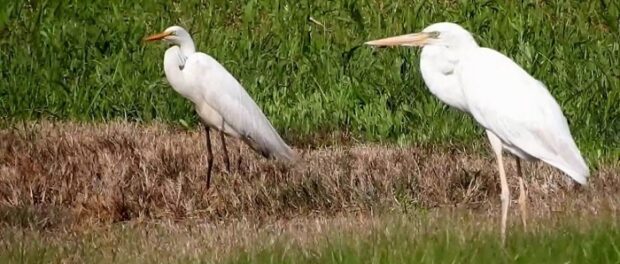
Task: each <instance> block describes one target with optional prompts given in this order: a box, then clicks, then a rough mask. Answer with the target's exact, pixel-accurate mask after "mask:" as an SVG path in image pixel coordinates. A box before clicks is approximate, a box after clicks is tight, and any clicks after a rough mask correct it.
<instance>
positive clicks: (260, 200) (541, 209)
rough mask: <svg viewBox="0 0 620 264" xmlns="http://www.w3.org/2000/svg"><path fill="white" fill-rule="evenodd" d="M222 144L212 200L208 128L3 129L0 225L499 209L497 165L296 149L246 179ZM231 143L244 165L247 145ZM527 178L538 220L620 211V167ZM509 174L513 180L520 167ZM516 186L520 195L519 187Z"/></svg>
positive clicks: (410, 151) (420, 154)
mask: <svg viewBox="0 0 620 264" xmlns="http://www.w3.org/2000/svg"><path fill="white" fill-rule="evenodd" d="M214 142H216V143H215V146H214V147H215V150H216V151H215V153H216V160H215V164H216V168H215V169H214V176H213V177H214V178H213V180H214V181H213V186H214V188H212V189H210V190H208V191H206V190H205V187H206V186H205V185H206V184H205V177H204V175H205V173H206V168H205V166H206V164H205V162H204V161H205V152H204V138H203V134H202V132H201V131H199V130H195V131H184V130H179V129H174V128H170V127H166V126H163V125H148V126H144V125H138V124H132V123H110V124H86V125H82V124H75V123H40V124H33V123H30V124H28V125H26V127H20V128H10V129H3V130H1V131H0V223H2V225H3V226H28V227H34V228H36V229H54V228H69V227H84V226H92V225H93V224H94V225H99V224H106V223H113V222H119V221H126V220H134V221H138V222H140V221H146V220H152V219H164V220H171V221H177V220H188V219H200V220H204V221H206V222H208V223H214V224H217V223H231V221H241V220H251V221H253V222H265V221H262V220H266V219H269V221H286V220H287V219H298V218H300V217H305V216H312V217H329V216H333V215H338V214H347V215H351V214H357V213H362V214H368V213H374V212H386V211H408V210H418V209H428V208H436V207H444V208H445V207H448V208H450V207H463V208H467V209H473V210H474V211H478V212H484V213H489V212H496V211H497V210H498V208H497V205H498V200H499V198H498V194H499V186H498V181H497V180H496V179H497V175H496V167H495V163H494V162H495V161H494V159H493V158H492V157H491V156H489V155H484V154H472V153H466V152H463V151H460V150H457V149H445V148H442V149H432V148H418V147H409V148H397V147H384V146H353V147H340V148H325V149H315V150H310V149H307V150H299V151H300V152H301V153H302V155H303V160H304V162H302V163H300V164H299V165H297V166H296V167H294V168H287V167H285V166H284V165H282V164H279V163H277V162H273V161H268V160H265V159H262V158H260V157H259V156H257V155H256V154H254V153H251V151H250V150H249V149H248V148H246V147H243V148H242V150H243V151H242V154H241V155H242V158H243V161H242V168H241V172H238V171H237V168H236V166H233V173H231V174H227V173H225V172H223V171H222V167H223V166H222V165H223V163H222V155H221V152H219V149H220V147H219V140H214ZM228 142H229V150H230V151H231V155H232V157H231V158H232V159H233V160H236V159H237V157H238V155H239V154H238V152H237V151H236V150H237V149H238V147H237V146H238V145H236V142H235V143H234V142H232V141H230V140H229V141H228ZM525 169H526V172H527V174H528V175H529V177H528V178H527V183H528V186H529V194H530V205H531V206H530V207H531V208H532V209H533V211H534V214H547V213H549V212H554V211H559V210H567V209H570V210H574V209H578V210H579V211H580V212H582V213H586V214H590V213H598V212H600V211H602V210H607V209H611V210H613V211H616V210H617V208H618V204H619V202H620V199H619V196H618V193H619V188H620V179H619V178H618V174H620V165H619V164H609V165H606V166H604V167H602V168H600V169H599V170H597V171H595V172H594V173H593V175H592V177H591V180H590V183H591V184H590V186H589V187H588V188H575V187H573V186H572V185H571V184H568V183H567V181H565V180H564V177H563V176H561V174H560V173H559V172H558V171H557V170H554V169H552V168H550V167H549V166H546V165H543V164H542V163H530V164H527V165H526V166H525ZM507 170H508V172H509V175H514V161H513V160H510V163H509V165H508V168H507ZM509 179H510V183H511V187H512V188H513V194H516V192H515V190H516V186H517V185H516V181H515V179H514V177H509ZM513 196H514V195H513ZM513 208H514V207H513ZM515 211H516V210H515Z"/></svg>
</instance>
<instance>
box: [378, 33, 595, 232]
mask: <svg viewBox="0 0 620 264" xmlns="http://www.w3.org/2000/svg"><path fill="white" fill-rule="evenodd" d="M366 44H368V45H373V46H422V47H423V50H422V55H421V59H420V68H421V72H422V77H423V78H424V82H425V83H426V85H427V86H428V88H429V90H430V91H431V92H432V93H433V94H434V95H436V96H437V97H438V98H439V99H440V100H442V101H444V102H445V103H447V104H449V105H451V106H454V107H456V108H458V109H460V110H462V111H465V112H469V113H470V114H471V115H472V116H473V117H474V119H475V120H476V121H477V122H478V123H479V124H480V125H481V126H483V127H484V128H485V129H486V132H487V135H488V138H489V141H490V143H491V146H492V148H493V151H494V153H495V154H496V156H497V160H498V170H499V174H500V183H501V187H502V194H501V198H502V239H504V237H505V225H506V215H507V210H508V205H509V190H508V185H507V181H506V176H505V171H504V165H503V158H502V150H507V151H509V152H511V153H513V154H514V155H516V156H517V157H518V158H521V159H525V160H536V159H538V160H542V161H544V162H546V163H548V164H550V165H552V166H554V167H556V168H558V169H560V170H561V171H563V172H564V173H566V174H567V175H569V176H570V177H571V178H573V179H574V180H575V181H577V182H578V183H580V184H586V179H587V177H588V175H589V169H588V167H587V165H586V163H585V161H584V159H583V158H582V156H581V153H580V152H579V149H578V148H577V146H576V144H575V142H574V140H573V138H572V136H571V133H570V129H569V127H568V123H567V121H566V118H565V117H564V115H563V113H562V110H561V109H560V106H559V105H558V103H557V102H556V101H555V99H554V98H553V97H552V96H551V94H550V93H549V91H548V90H547V88H546V87H545V86H544V84H542V83H541V82H540V81H538V80H536V79H535V78H534V77H532V76H530V75H529V74H528V73H527V72H526V71H525V70H523V69H522V68H521V67H520V66H519V65H517V64H516V63H515V62H514V61H512V60H511V59H510V58H508V57H506V56H505V55H503V54H501V53H499V52H497V51H495V50H492V49H489V48H482V47H479V46H478V43H477V42H476V41H475V40H474V38H473V36H472V35H471V34H470V33H469V32H468V31H467V30H465V29H463V28H462V27H461V26H459V25H457V24H454V23H447V22H444V23H437V24H433V25H430V26H428V27H427V28H425V29H424V30H423V31H422V32H420V33H416V34H407V35H401V36H396V37H390V38H384V39H379V40H373V41H369V42H367V43H366ZM517 165H518V166H517V167H518V171H519V175H520V174H521V169H520V163H519V160H518V159H517ZM519 179H520V180H521V185H520V188H521V198H520V199H519V200H520V201H519V203H520V205H521V206H522V207H521V209H522V217H524V215H525V207H524V206H525V195H524V194H525V192H524V187H523V184H522V179H521V177H519ZM523 222H524V224H525V217H524V218H523Z"/></svg>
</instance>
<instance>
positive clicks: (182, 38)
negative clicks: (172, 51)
mask: <svg viewBox="0 0 620 264" xmlns="http://www.w3.org/2000/svg"><path fill="white" fill-rule="evenodd" d="M157 40H163V41H165V42H168V43H170V44H172V45H181V44H183V43H185V42H188V41H192V37H191V36H190V35H189V33H188V32H187V30H185V29H184V28H182V27H179V26H171V27H169V28H167V29H166V30H164V31H163V32H161V33H158V34H154V35H151V36H148V37H146V38H144V41H148V42H152V41H157Z"/></svg>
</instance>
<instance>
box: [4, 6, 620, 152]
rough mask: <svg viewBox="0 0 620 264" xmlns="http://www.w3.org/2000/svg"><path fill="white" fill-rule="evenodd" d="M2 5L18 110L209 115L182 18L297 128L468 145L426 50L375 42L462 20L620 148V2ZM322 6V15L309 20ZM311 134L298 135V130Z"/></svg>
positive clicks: (178, 119)
mask: <svg viewBox="0 0 620 264" xmlns="http://www.w3.org/2000/svg"><path fill="white" fill-rule="evenodd" d="M5 5H6V7H7V8H3V9H2V14H0V34H2V38H0V79H2V82H0V85H1V87H0V113H2V115H4V116H5V117H7V118H8V119H9V120H15V119H17V120H21V119H38V118H42V117H45V118H51V119H74V120H76V119H77V120H95V121H101V120H110V119H117V118H118V119H124V120H136V121H150V120H154V119H157V120H161V121H163V122H168V123H176V124H186V123H187V124H190V125H193V124H195V123H196V122H195V121H196V118H195V115H194V113H193V111H192V109H191V105H190V104H189V103H187V102H186V101H185V100H184V99H183V98H181V97H180V96H178V95H176V94H175V92H174V91H172V90H171V89H170V88H169V86H168V84H167V83H166V81H165V80H164V76H163V69H162V60H163V52H164V49H165V47H164V46H163V45H152V46H146V45H144V44H143V43H142V41H141V39H142V38H143V37H144V36H146V35H147V34H150V33H153V32H159V31H161V30H163V29H165V28H166V27H167V26H169V25H172V24H179V25H182V26H185V27H186V28H188V29H189V30H190V31H191V32H192V33H193V36H194V39H195V41H196V42H197V46H198V49H199V50H201V51H205V52H207V53H209V54H211V55H213V56H215V57H216V58H217V59H219V60H220V62H221V63H223V64H224V65H225V66H226V67H227V68H228V69H229V70H230V71H231V72H232V73H233V75H235V76H236V77H238V79H239V80H240V81H241V82H242V83H243V84H244V86H245V87H246V89H247V90H248V91H249V92H250V94H251V95H252V96H253V97H254V98H255V99H256V100H257V101H258V103H259V105H260V106H261V107H262V108H263V109H264V111H265V112H266V113H267V115H268V116H269V117H270V119H271V120H272V121H273V123H274V124H275V126H276V127H277V128H278V130H279V131H281V132H282V133H283V134H285V137H286V138H287V139H289V140H295V141H299V142H301V143H303V142H306V141H307V140H304V139H306V138H308V137H310V138H312V137H313V136H314V135H316V134H317V133H319V134H320V133H328V132H333V131H341V132H344V133H347V134H349V135H350V136H351V137H353V138H356V139H360V140H370V141H390V142H398V143H416V144H424V143H432V144H437V143H442V144H450V143H454V144H469V143H472V142H475V140H478V138H480V137H479V136H478V135H479V134H480V130H479V129H478V128H477V127H476V126H475V125H474V123H473V122H472V121H471V120H470V119H469V118H468V117H466V116H464V115H462V114H459V113H457V112H456V111H453V110H449V109H446V107H445V106H444V105H443V104H441V103H440V102H438V101H437V100H436V99H434V98H433V97H432V96H431V95H430V93H429V92H428V91H426V88H425V87H424V85H423V82H422V80H421V78H420V73H419V70H418V56H417V54H418V52H417V51H415V50H413V49H405V48H400V49H394V50H385V51H381V52H373V51H372V50H371V49H370V48H366V47H362V48H358V47H359V46H360V44H361V43H363V42H364V41H365V40H369V39H373V38H377V37H383V36H388V35H393V34H401V33H406V32H415V31H418V30H421V29H422V28H424V27H425V26H426V25H429V24H430V23H433V22H439V21H454V22H458V23H461V24H462V25H464V26H465V27H466V28H467V29H469V30H470V31H472V32H474V33H475V36H476V38H477V40H478V41H479V42H480V43H481V44H482V45H484V46H490V47H493V48H495V49H498V50H500V51H502V52H505V53H506V54H508V55H509V56H510V57H512V58H513V59H515V60H516V61H517V62H518V63H519V64H521V65H523V67H525V69H527V70H528V71H529V72H530V73H532V74H533V75H534V76H535V77H537V78H539V79H541V80H543V81H544V82H545V83H546V84H547V85H548V87H549V89H550V90H551V93H552V94H553V95H554V96H555V97H556V98H557V99H558V101H559V103H560V104H561V105H562V107H563V109H564V111H565V114H566V115H567V117H568V119H569V120H570V123H571V124H572V130H573V133H574V135H575V137H576V139H577V141H578V145H579V146H580V147H581V149H583V152H585V154H586V156H587V157H588V160H589V161H590V162H591V163H597V162H598V161H599V160H601V158H613V159H615V158H616V157H618V156H620V150H619V149H620V133H618V131H620V107H618V105H619V104H620V81H619V80H620V78H619V76H620V68H619V67H618V65H620V63H619V60H620V59H619V58H620V44H619V39H620V38H619V37H618V36H620V33H619V31H618V21H619V19H620V11H619V10H620V7H619V4H618V2H617V1H607V0H603V1H595V2H592V1H553V2H552V1H521V2H514V1H510V2H508V3H506V2H505V1H483V2H480V1H458V2H457V1H439V0H436V1H405V0H400V1H389V2H383V1H367V0H360V1H350V0H339V1H309V0H302V1H257V0H250V1H222V0H214V1H181V2H171V1H156V0H152V1H141V2H130V1H120V2H118V1H117V2H115V3H110V2H108V1H102V0H96V1H91V2H88V3H86V2H81V1H70V2H63V3H60V2H53V1H12V2H11V1H10V2H9V3H6V4H5ZM310 18H313V19H314V20H316V21H319V22H320V23H321V24H317V23H314V22H312V21H311V20H310ZM301 143H300V144H301Z"/></svg>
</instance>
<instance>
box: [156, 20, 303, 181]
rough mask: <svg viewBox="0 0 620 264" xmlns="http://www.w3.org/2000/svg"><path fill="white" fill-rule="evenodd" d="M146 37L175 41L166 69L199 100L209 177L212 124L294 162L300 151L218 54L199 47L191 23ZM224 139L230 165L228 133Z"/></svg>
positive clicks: (194, 100) (264, 151)
mask: <svg viewBox="0 0 620 264" xmlns="http://www.w3.org/2000/svg"><path fill="white" fill-rule="evenodd" d="M146 40H147V41H155V40H164V41H166V42H169V43H170V44H172V45H173V46H171V47H170V48H168V49H167V50H166V52H165V54H164V72H165V74H166V78H167V79H168V81H169V82H170V85H171V86H172V88H173V89H174V90H175V91H177V92H178V93H179V94H181V95H182V96H183V97H185V98H187V99H188V100H190V101H191V102H192V103H194V105H195V107H196V112H197V113H198V115H199V116H200V119H201V120H202V122H203V124H204V125H205V129H206V133H207V147H208V156H209V157H208V159H209V169H208V173H207V174H208V179H209V177H210V174H211V167H212V155H211V154H210V152H211V150H210V146H211V143H210V137H209V129H215V130H219V131H220V132H221V133H225V134H226V135H228V136H232V137H235V138H239V139H241V140H243V141H244V142H246V143H247V144H248V145H249V146H250V147H251V148H253V149H254V150H256V151H257V152H259V153H260V154H262V155H263V156H265V157H273V158H278V159H281V160H285V161H289V162H290V161H294V160H295V159H296V155H295V152H294V151H293V150H292V149H291V148H290V147H289V146H288V145H287V144H286V143H285V142H284V141H283V140H282V138H281V137H280V135H279V134H278V132H277V131H276V130H275V128H274V127H273V126H272V125H271V123H270V122H269V120H268V119H267V117H266V116H265V114H264V113H263V111H262V110H261V109H260V108H259V107H258V105H256V103H255V102H254V100H252V98H251V97H250V95H249V94H248V93H247V92H246V91H245V89H244V88H243V87H242V86H241V84H240V83H239V82H238V81H237V80H236V79H235V78H234V77H233V76H232V75H231V74H230V73H229V72H228V71H227V70H226V68H224V66H222V65H221V64H220V63H219V62H217V61H216V60H215V59H214V58H212V57H211V56H209V55H207V54H205V53H201V52H196V47H195V45H194V41H193V40H192V38H191V36H190V35H189V33H188V32H187V31H186V30H185V29H183V28H182V27H179V26H172V27H169V28H167V29H166V30H164V31H163V32H162V33H159V34H156V35H152V36H149V37H147V38H146ZM221 139H222V142H223V143H224V144H223V147H224V153H225V155H226V156H225V161H226V163H227V167H229V164H228V163H229V161H228V153H227V150H226V147H225V146H226V145H225V142H224V137H223V135H221ZM207 184H209V182H207Z"/></svg>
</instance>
